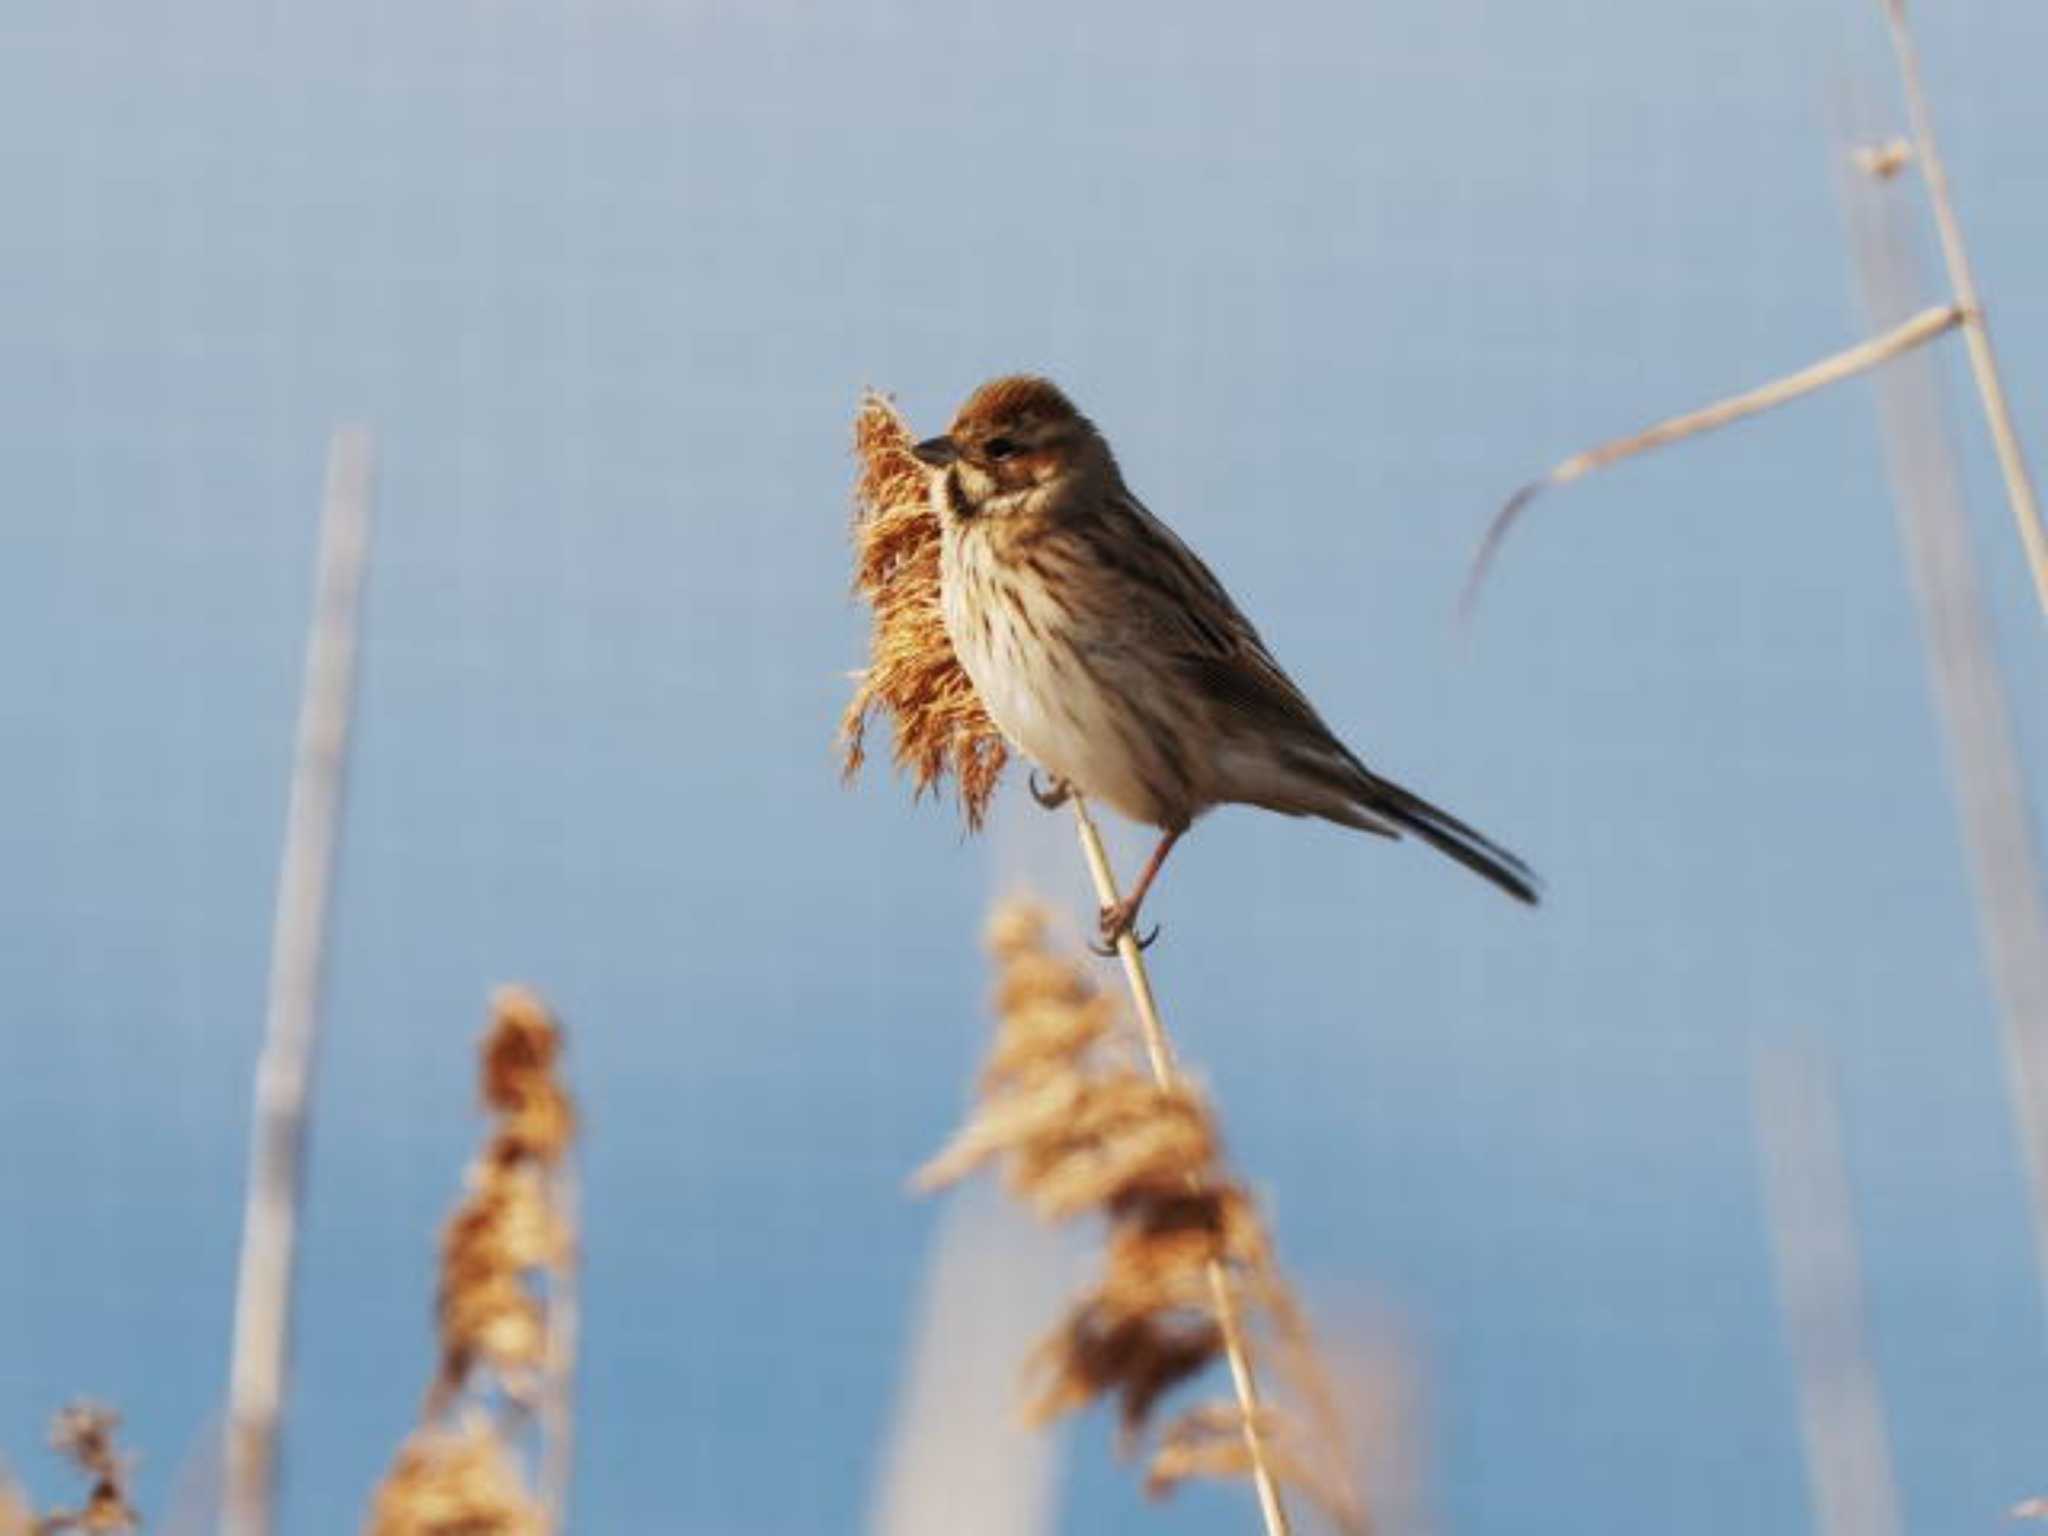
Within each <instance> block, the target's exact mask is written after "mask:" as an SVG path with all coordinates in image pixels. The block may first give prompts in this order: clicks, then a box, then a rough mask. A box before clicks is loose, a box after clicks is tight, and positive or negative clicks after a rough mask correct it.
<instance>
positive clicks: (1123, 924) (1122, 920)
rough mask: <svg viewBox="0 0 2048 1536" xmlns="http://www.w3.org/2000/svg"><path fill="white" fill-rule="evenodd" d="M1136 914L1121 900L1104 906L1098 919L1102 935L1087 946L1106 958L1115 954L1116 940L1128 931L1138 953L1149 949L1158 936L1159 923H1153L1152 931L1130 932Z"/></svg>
mask: <svg viewBox="0 0 2048 1536" xmlns="http://www.w3.org/2000/svg"><path fill="white" fill-rule="evenodd" d="M1137 915H1138V914H1137V913H1136V912H1134V911H1131V910H1130V909H1129V908H1128V907H1126V906H1125V905H1124V904H1123V903H1122V902H1119V903H1117V904H1116V905H1115V906H1109V907H1104V908H1103V909H1102V915H1101V917H1100V918H1099V919H1098V922H1099V924H1100V927H1101V931H1102V937H1101V939H1100V940H1099V941H1097V942H1096V943H1093V944H1090V945H1089V946H1088V947H1089V948H1090V949H1091V950H1093V951H1094V952H1095V953H1096V954H1098V955H1101V956H1102V957H1103V958H1104V959H1108V958H1110V957H1111V956H1113V955H1115V954H1116V947H1117V941H1118V940H1119V939H1121V938H1122V937H1123V936H1124V935H1125V934H1127V933H1129V934H1131V941H1132V942H1133V943H1135V944H1136V945H1137V946H1138V950H1139V952H1140V953H1143V952H1144V951H1145V950H1148V949H1150V948H1151V947H1152V946H1153V944H1154V943H1155V942H1156V941H1157V940H1158V938H1159V925H1158V924H1157V923H1154V924H1153V925H1152V931H1151V932H1150V933H1148V934H1144V935H1142V936H1141V935H1139V934H1137V933H1134V932H1132V927H1131V925H1132V923H1133V922H1134V921H1135V920H1136V918H1137Z"/></svg>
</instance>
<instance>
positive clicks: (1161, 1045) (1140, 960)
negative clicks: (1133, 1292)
mask: <svg viewBox="0 0 2048 1536" xmlns="http://www.w3.org/2000/svg"><path fill="white" fill-rule="evenodd" d="M1073 798H1074V822H1075V825H1076V826H1077V827H1078V829H1079V831H1080V834H1081V854H1082V857H1084V858H1085V859H1087V861H1088V873H1089V874H1090V875H1091V876H1092V877H1093V878H1094V881H1095V894H1096V895H1097V896H1098V897H1099V898H1100V899H1101V901H1102V904H1103V905H1104V906H1105V907H1108V906H1114V905H1115V904H1116V903H1117V902H1118V901H1119V900H1121V899H1122V898H1121V896H1120V895H1119V893H1118V891H1117V884H1116V872H1115V871H1114V870H1112V869H1111V868H1110V867H1109V854H1108V852H1107V851H1106V850H1105V849H1104V848H1103V846H1102V835H1101V834H1100V833H1099V832H1097V831H1096V830H1095V822H1094V819H1093V818H1092V817H1090V816H1089V814H1088V804H1087V802H1086V801H1085V800H1084V799H1082V797H1081V796H1080V795H1078V794H1077V795H1075V796H1074V797H1073ZM1116 952H1117V955H1118V957H1119V958H1120V959H1121V960H1122V961H1123V963H1124V979H1125V980H1126V981H1127V982H1129V983H1130V988H1131V1002H1132V1004H1133V1006H1134V1007H1135V1008H1136V1009H1137V1014H1138V1029H1139V1032H1140V1034H1142V1036H1143V1037H1144V1041H1145V1055H1146V1058H1147V1059H1148V1060H1149V1061H1150V1062H1151V1064H1152V1077H1153V1079H1154V1081H1156V1082H1157V1083H1158V1084H1159V1086H1160V1087H1162V1088H1172V1087H1175V1086H1177V1085H1178V1084H1179V1082H1180V1072H1179V1069H1178V1067H1177V1066H1176V1065H1175V1063H1174V1055H1173V1042H1172V1041H1171V1040H1170V1039H1169V1038H1168V1036H1167V1033H1166V1025H1165V1024H1164V1023H1163V1022H1162V1021H1161V1019H1160V1017H1159V1004H1158V1002H1157V1000H1156V999H1154V997H1153V996H1152V978H1151V976H1150V975H1149V974H1147V972H1146V970H1145V957H1144V955H1143V953H1142V952H1141V951H1140V950H1139V948H1138V941H1137V938H1136V937H1135V936H1134V935H1133V934H1132V933H1131V931H1130V930H1129V929H1128V928H1126V929H1125V930H1124V931H1123V932H1122V933H1120V934H1118V935H1117V940H1116ZM1208 1277H1209V1295H1210V1299H1211V1300H1212V1302H1213V1303H1214V1305H1215V1308H1216V1326H1217V1328H1218V1329H1219V1331H1221V1333H1222V1335H1223V1354H1224V1358H1225V1359H1227V1360H1228V1361H1229V1363H1230V1384H1231V1386H1232V1387H1233V1388H1234V1389H1235V1390H1236V1393H1237V1406H1238V1411H1239V1417H1240V1418H1241V1419H1242V1420H1243V1425H1244V1447H1245V1452H1246V1454H1247V1455H1248V1456H1249V1457H1250V1458H1251V1467H1252V1486H1253V1488H1254V1489H1256V1490H1257V1492H1258V1496H1259V1511H1260V1513H1261V1514H1262V1515H1264V1516H1265V1521H1266V1530H1267V1533H1268V1536H1289V1533H1290V1532H1291V1531H1292V1530H1293V1526H1292V1524H1291V1523H1290V1522H1289V1521H1288V1518H1287V1505H1286V1503H1285V1502H1284V1501H1283V1500H1282V1499H1281V1497H1280V1480H1279V1478H1278V1477H1276V1476H1275V1475H1274V1473H1273V1467H1272V1459H1271V1457H1269V1456H1268V1455H1267V1453H1266V1443H1265V1437H1264V1436H1263V1435H1262V1434H1261V1433H1260V1431H1259V1421H1260V1408H1259V1384H1258V1380H1257V1378H1256V1377H1254V1376H1253V1374H1252V1360H1251V1351H1250V1349H1249V1348H1248V1347H1247V1346H1246V1343H1245V1331H1244V1319H1243V1318H1242V1317H1240V1316H1239V1315H1238V1307H1237V1297H1236V1294H1235V1293H1234V1292H1233V1291H1232V1290H1231V1288H1230V1279H1229V1277H1228V1276H1227V1275H1226V1274H1224V1272H1223V1262H1222V1260H1220V1259H1211V1260H1210V1261H1209V1264H1208Z"/></svg>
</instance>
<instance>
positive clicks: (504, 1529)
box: [366, 987, 576, 1536]
mask: <svg viewBox="0 0 2048 1536" xmlns="http://www.w3.org/2000/svg"><path fill="white" fill-rule="evenodd" d="M561 1051H562V1037H561V1031H560V1030H559V1028H558V1027H557V1026H556V1023H555V1020H554V1018H553V1017H552V1015H550V1014H549V1012H548V1010H547V1007H546V1005H544V1004H543V1003H542V1002H541V1001H540V999H539V998H537V997H535V996H534V995H533V994H532V993H531V992H527V991H525V990H523V989H521V988H518V987H506V988H503V989H501V990H500V991H499V992H498V993H497V995H496V996H495V997H494V998H493V999H492V1019H491V1026H490V1029H489V1031H488V1032H487V1033H486V1034H485V1036H484V1040H483V1046H482V1051H481V1056H482V1060H481V1088H482V1096H483V1101H484V1106H485V1107H486V1108H487V1109H488V1110H489V1111H490V1112H491V1114H492V1116H493V1120H492V1125H491V1130H490V1134H489V1135H488V1137H487V1138H486V1139H485V1142H484V1147H483V1150H482V1152H481V1153H479V1154H478V1156H477V1159H476V1161H475V1162H473V1163H472V1164H471V1165H470V1169H469V1176H468V1192H467V1194H465V1196H464V1197H463V1200H462V1202H461V1204H459V1205H458V1206H457V1207H456V1208H455V1211H454V1213H453V1214H452V1215H451V1216H450V1217H449V1218H448V1224H447V1226H446V1227H445V1228H443V1230H442V1234H441V1273H440V1289H439V1295H438V1301H437V1308H436V1311H437V1320H438V1325H439V1338H440V1357H439V1363H438V1366H437V1368H436V1370H435V1373H434V1379H433V1382H432V1384H431V1385H430V1386H429V1387H428V1389H427V1396H426V1404H425V1406H424V1408H423V1409H422V1411H421V1414H420V1426H419V1428H418V1429H416V1430H415V1431H414V1432H413V1433H412V1435H410V1436H409V1437H408V1438H407V1439H406V1441H405V1443H404V1444H403V1445H402V1446H400V1447H399V1451H398V1455H397V1457H396V1458H395V1459H394V1460H393V1462H392V1465H391V1470H390V1471H389V1472H388V1473H386V1474H385V1478H384V1481H383V1483H382V1484H381V1485H380V1486H379V1487H378V1489H377V1492H376V1495H375V1498H374V1500H373V1502H372V1506H371V1512H370V1518H369V1522H368V1525H367V1527H366V1529H367V1531H368V1533H369V1536H549V1533H551V1532H556V1531H559V1530H561V1529H562V1514H563V1505H564V1503H565V1500H566V1480H567V1465H568V1460H567V1454H568V1432H569V1413H568V1401H569V1391H570V1376H571V1370H572V1366H573V1351H574V1342H573V1328H574V1321H575V1317H574V1282H575V1273H576V1224H575V1211H574V1202H573V1194H572V1192H573V1183H572V1180H571V1163H570V1152H571V1149H572V1144H573V1142H574V1139H575V1132H576V1113H575V1107H574V1105H573V1103H572V1102H571V1100H570V1097H569V1093H568V1090H567V1089H566V1088H564V1087H563V1086H562V1082H561V1079H560V1077H559V1075H558V1067H559V1059H560V1056H561ZM536 1422H537V1423H538V1438H539V1440H540V1442H541V1444H540V1448H539V1455H540V1460H541V1467H542V1470H541V1477H540V1479H539V1492H538V1493H536V1492H534V1491H532V1489H531V1487H530V1485H529V1483H528V1480H527V1478H526V1476H525V1475H524V1473H523V1472H522V1470H521V1467H520V1461H519V1457H518V1456H517V1455H516V1454H515V1451H514V1447H515V1446H516V1445H517V1444H518V1443H519V1442H520V1441H521V1440H522V1438H524V1437H525V1435H526V1433H527V1431H528V1430H529V1429H530V1428H532V1426H534V1424H535V1423H536Z"/></svg>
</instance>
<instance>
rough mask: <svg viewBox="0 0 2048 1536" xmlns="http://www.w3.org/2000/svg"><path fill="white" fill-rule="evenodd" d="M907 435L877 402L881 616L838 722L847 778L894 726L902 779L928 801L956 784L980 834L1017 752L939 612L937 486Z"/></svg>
mask: <svg viewBox="0 0 2048 1536" xmlns="http://www.w3.org/2000/svg"><path fill="white" fill-rule="evenodd" d="M912 442H913V439H912V437H911V434H910V429H909V427H908V426H907V425H906V424H905V423H904V420H903V417H902V415H901V414H900V413H899V412H898V411H897V409H896V407H895V405H894V404H893V403H891V401H890V400H889V399H888V397H887V396H885V395H880V394H876V393H874V392H873V391H870V392H869V393H868V394H867V395H866V396H865V397H864V398H863V399H862V401H861V406H860V414H859V415H858V416H857V417H856V418H855V420H854V429H853V448H854V454H855V456H856V457H857V458H858V459H859V461H860V475H859V478H858V480H857V481H856V483H855V486H854V493H853V496H854V507H855V514H854V520H853V548H854V574H853V586H854V591H855V592H856V593H857V594H858V595H859V596H860V597H861V598H862V599H863V600H864V601H865V602H866V603H867V605H868V608H869V612H870V615H871V623H870V632H869V645H868V664H867V666H866V667H865V668H863V669H862V670H861V671H860V672H858V673H856V674H855V677H854V691H853V698H852V699H851V700H850V701H849V702H848V703H847V706H846V712H845V714H844V715H843V716H841V718H840V722H839V743H840V750H841V753H842V758H843V771H844V773H845V775H846V776H847V777H848V778H851V777H852V776H853V775H854V774H855V773H858V772H859V771H860V767H861V764H862V763H863V762H864V761H865V760H866V755H867V751H866V744H867V728H868V724H869V722H870V721H871V720H872V719H873V717H874V716H876V715H877V714H880V715H885V716H887V717H888V720H889V726H890V730H891V733H892V735H893V737H894V745H893V748H892V750H891V754H890V755H891V756H892V758H893V759H894V761H895V765H896V768H897V770H898V771H899V772H902V773H907V774H909V775H910V780H911V784H912V786H913V788H914V792H915V793H916V794H918V795H920V796H921V795H923V794H924V793H925V792H926V791H928V790H935V789H937V787H938V786H939V785H940V784H941V783H942V782H943V781H944V780H945V779H946V778H947V777H949V776H950V777H951V778H952V780H953V784H954V787H955V789H956V791H957V792H958V794H959V797H960V809H961V812H962V813H963V814H964V815H965V816H966V818H967V824H968V827H969V828H970V830H973V829H979V828H980V826H981V824H982V819H983V818H984V817H985V816H986V815H987V813H988V805H989V800H990V798H991V797H992V796H993V795H994V794H995V790H996V785H997V784H998V783H999V782H1000V781H1001V779H1002V774H1003V766H1004V764H1005V763H1006V762H1007V761H1008V759H1009V751H1008V748H1007V747H1005V746H1004V744H1003V738H1002V735H1001V733H1000V732H999V731H997V730H996V727H995V722H994V721H993V720H991V719H990V718H989V716H988V711H987V710H986V709H984V708H983V707H982V703H981V697H980V695H979V694H977V693H976V692H975V691H974V684H973V683H971V682H969V681H968V678H967V673H966V672H965V671H964V670H962V668H961V666H960V660H959V658H958V657H957V656H956V655H954V653H953V642H952V639H951V638H950V637H949V636H948V635H947V633H946V621H945V617H944V615H943V612H942V610H941V608H940V605H939V522H938V518H937V516H936V515H935V514H934V513H933V511H932V505H931V493H930V480H929V476H928V473H927V471H926V469H925V467H924V466H923V465H922V464H920V463H918V461H917V460H916V459H915V458H913V457H912V456H911V452H910V449H911V444H912Z"/></svg>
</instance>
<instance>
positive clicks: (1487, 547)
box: [1458, 304, 1964, 616]
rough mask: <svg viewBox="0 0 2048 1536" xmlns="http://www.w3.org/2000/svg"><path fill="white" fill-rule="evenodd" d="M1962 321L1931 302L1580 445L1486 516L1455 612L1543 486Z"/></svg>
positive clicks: (1715, 423)
mask: <svg viewBox="0 0 2048 1536" xmlns="http://www.w3.org/2000/svg"><path fill="white" fill-rule="evenodd" d="M1963 323H1964V314H1963V311H1962V309H1961V308H1960V307H1959V306H1958V305H1954V304H1936V305H1933V306H1932V307H1930V308H1927V309H1923V310H1921V311H1920V313H1919V314H1917V315H1914V316H1913V317H1912V318H1911V319H1910V320H1907V321H1905V322H1904V323H1902V324H1900V325H1897V326H1894V327H1893V328H1892V329H1890V330H1888V331H1886V332H1885V333H1884V334H1883V335H1881V336H1874V337H1872V338H1871V339H1870V340H1868V341H1865V342H1859V343H1858V344H1857V345H1855V346H1853V347H1849V348H1847V349H1845V350H1844V351H1841V352H1837V353H1835V354H1833V355H1832V356H1830V357H1824V358H1822V359H1821V360H1820V361H1819V362H1817V363H1812V364H1809V365H1808V366H1807V367H1805V368H1801V369H1800V370H1798V371H1797V372H1796V373H1788V374H1786V375H1784V376H1783V377H1782V378H1777V379H1773V380H1771V381H1770V383H1768V384H1760V385H1758V386H1757V387H1756V388H1755V389H1751V390H1745V391H1743V393H1741V394H1739V395H1730V396H1728V397H1727V398H1726V399H1723V400H1716V401H1715V402H1714V403H1713V404H1712V405H1706V406H1702V407H1700V408H1699V409H1698V410H1696V411H1687V412H1685V413H1684V414H1683V415H1681V416H1672V417H1670V418H1668V419H1666V420H1664V421H1660V422H1658V423H1657V424H1656V425H1655V426H1651V427H1645V428H1644V429H1643V430H1642V431H1640V432H1635V433H1631V434H1630V435H1629V436H1627V437H1618V438H1616V439H1614V440H1613V441H1612V442H1607V443H1602V444H1601V445H1600V446H1599V447H1597V448H1588V449H1587V450H1586V451H1585V452H1584V453H1575V454H1573V455H1572V456H1571V457H1570V458H1568V459H1566V460H1565V461H1564V462H1563V463H1561V464H1559V465H1557V466H1556V468H1554V469H1552V470H1551V471H1550V472H1549V473H1548V474H1545V475H1544V476H1542V477H1541V478H1540V479H1536V480H1531V481H1530V482H1529V483H1528V484H1527V485H1525V486H1523V487H1522V488H1521V489H1520V490H1518V491H1516V492H1515V494H1514V495H1512V496H1510V497H1509V498H1508V500H1507V505H1505V506H1503V507H1502V508H1501V509H1500V511H1498V512H1497V513H1495V514H1494V518H1493V521H1492V522H1491V523H1489V524H1488V525H1487V529H1486V534H1485V536H1484V537H1483V538H1482V539H1481V540H1480V541H1479V551H1478V553H1477V554H1475V555H1474V556H1473V557H1472V570H1471V573H1470V574H1469V575H1468V576H1467V577H1466V578H1465V591H1464V593H1463V595H1462V596H1461V597H1460V598H1459V600H1458V607H1459V611H1460V613H1461V614H1463V615H1467V616H1469V615H1470V614H1471V612H1472V609H1473V607H1474V606H1475V605H1476V604H1477V603H1478V601H1479V588H1480V586H1481V584H1482V583H1484V582H1485V580H1486V575H1487V572H1488V571H1489V570H1490V569H1492V566H1493V561H1494V557H1495V556H1496V555H1498V554H1499V552H1500V546H1501V543H1502V541H1503V540H1505V539H1506V538H1507V536H1508V530H1509V529H1510V528H1512V527H1514V525H1515V523H1516V522H1517V521H1518V520H1519V519H1520V518H1521V515H1522V512H1523V510H1524V509H1525V508H1526V507H1527V506H1528V505H1529V503H1530V502H1531V501H1532V500H1534V499H1535V497H1536V494H1537V493H1538V492H1539V491H1542V490H1546V489H1548V488H1549V487H1551V486H1556V485H1569V484H1570V483H1571V482H1572V481H1574V480H1576V479H1578V478H1579V477H1580V476H1581V475H1587V474H1591V473H1592V472H1593V471H1594V470H1596V469H1605V468H1606V467H1607V466H1608V465H1610V464H1618V463H1620V462H1621V461H1622V460H1623V459H1629V458H1634V457H1635V456H1636V455H1637V454H1639V453H1647V452H1648V451H1649V450H1651V449H1653V448H1665V447H1669V446H1670V445H1671V444H1672V443H1679V442H1683V441H1685V439H1687V438H1689V437H1698V436H1699V435H1700V434H1701V433H1703V432H1711V431H1713V430H1714V429H1715V428H1716V427H1725V426H1728V425H1730V424H1731V423H1733V422H1738V421H1741V420H1743V419H1744V418H1745V417H1749V416H1755V415H1758V414H1759V413H1761V412H1763V411H1768V410H1771V409H1773V408H1774V407H1776V406H1780V405H1784V404H1786V403H1787V402H1789V401H1793V400H1797V399H1798V398H1799V397H1800V396H1801V395H1810V394H1812V393H1813V392H1814V391H1815V390H1819V389H1825V388H1827V386H1828V385H1830V384H1838V383H1840V382H1841V381H1842V380H1843V379H1853V378H1854V377H1856V375H1857V374H1859V373H1868V372H1869V371H1870V370H1871V369H1872V368H1875V367H1877V366H1879V365H1880V364H1882V363H1887V362H1889V361H1891V359H1893V358H1895V357H1897V356H1899V354H1901V353H1902V352H1910V351H1911V350H1912V349H1913V348H1915V347H1918V346H1924V345H1925V344H1926V343H1928V342H1930V341H1932V340H1934V338H1935V337H1937V336H1942V335H1945V334H1947V333H1948V332H1949V331H1952V330H1954V329H1955V328H1956V327H1957V326H1959V325H1961V324H1963Z"/></svg>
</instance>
